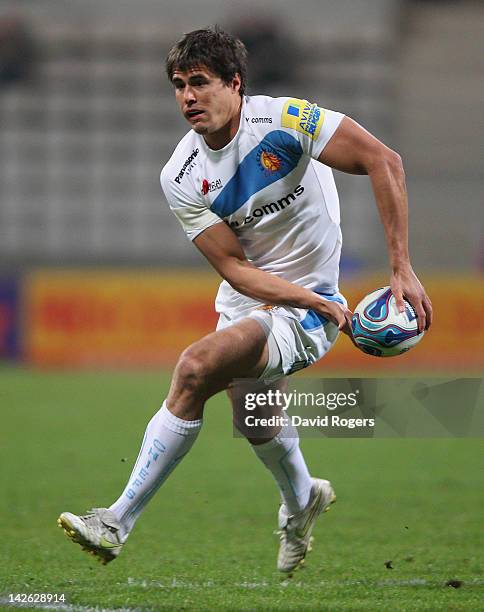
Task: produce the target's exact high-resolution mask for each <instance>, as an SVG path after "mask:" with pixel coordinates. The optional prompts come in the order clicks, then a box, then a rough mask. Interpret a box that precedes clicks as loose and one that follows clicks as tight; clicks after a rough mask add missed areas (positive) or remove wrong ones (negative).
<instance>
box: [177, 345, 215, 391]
mask: <svg viewBox="0 0 484 612" xmlns="http://www.w3.org/2000/svg"><path fill="white" fill-rule="evenodd" d="M207 365H208V364H207V360H206V359H205V358H204V356H203V355H202V353H201V352H200V351H198V350H197V349H196V348H194V347H188V348H187V349H185V350H184V351H183V353H182V354H181V355H180V358H179V360H178V363H177V365H176V370H175V373H176V378H177V381H178V383H179V384H180V385H181V386H182V387H183V388H184V390H185V391H188V392H193V393H200V392H201V391H203V389H204V387H205V386H206V382H207V375H208V367H207Z"/></svg>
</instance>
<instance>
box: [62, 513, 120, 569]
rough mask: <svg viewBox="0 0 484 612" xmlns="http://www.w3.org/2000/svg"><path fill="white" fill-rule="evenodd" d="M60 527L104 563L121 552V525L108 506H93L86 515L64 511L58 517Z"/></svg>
mask: <svg viewBox="0 0 484 612" xmlns="http://www.w3.org/2000/svg"><path fill="white" fill-rule="evenodd" d="M57 524H58V525H59V527H61V528H62V529H64V531H65V533H66V535H67V536H68V537H69V538H70V539H71V540H72V541H73V542H75V543H76V544H80V546H81V547H82V549H83V550H85V551H86V552H88V553H89V554H91V555H93V556H94V557H97V558H98V559H99V560H100V561H101V562H102V563H103V565H106V563H109V562H110V561H112V560H113V559H115V558H116V557H117V556H118V555H119V553H120V552H121V548H122V547H123V544H124V542H123V541H122V540H121V534H120V529H121V525H120V523H119V521H118V519H117V518H116V517H115V516H114V514H113V513H112V512H111V511H110V510H108V509H107V508H92V510H89V511H88V513H87V514H86V515H85V516H77V515H76V514H72V513H71V512H63V513H62V514H61V515H60V516H59V518H58V519H57Z"/></svg>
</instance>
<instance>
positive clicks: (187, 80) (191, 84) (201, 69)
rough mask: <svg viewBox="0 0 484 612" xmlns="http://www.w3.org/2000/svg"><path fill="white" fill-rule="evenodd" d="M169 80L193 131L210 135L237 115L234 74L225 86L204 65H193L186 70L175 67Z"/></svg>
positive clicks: (236, 85)
mask: <svg viewBox="0 0 484 612" xmlns="http://www.w3.org/2000/svg"><path fill="white" fill-rule="evenodd" d="M172 82H173V85H174V86H175V96H176V101H177V102H178V105H179V107H180V110H181V112H182V114H183V116H184V117H185V119H186V120H187V121H188V122H189V123H190V125H191V126H192V128H193V130H194V131H195V132H197V134H202V135H205V134H206V135H210V134H214V133H215V132H218V131H220V130H221V129H222V128H224V127H225V126H227V125H228V124H230V123H231V122H232V121H233V120H234V117H235V116H237V115H238V111H239V108H240V95H239V89H240V78H239V77H238V75H236V76H235V77H234V79H233V80H232V82H231V83H229V84H228V85H227V84H225V83H224V82H223V81H222V79H221V78H220V77H218V76H216V75H215V74H213V72H211V71H210V70H209V69H208V68H207V67H206V66H195V67H193V68H191V69H190V70H187V71H186V72H182V71H180V70H175V72H174V73H173V77H172Z"/></svg>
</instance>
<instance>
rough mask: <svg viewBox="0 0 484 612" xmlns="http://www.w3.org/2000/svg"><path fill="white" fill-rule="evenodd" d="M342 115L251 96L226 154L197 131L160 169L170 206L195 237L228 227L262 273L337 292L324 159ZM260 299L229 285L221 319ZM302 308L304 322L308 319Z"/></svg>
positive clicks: (335, 218) (329, 179) (335, 207)
mask: <svg viewBox="0 0 484 612" xmlns="http://www.w3.org/2000/svg"><path fill="white" fill-rule="evenodd" d="M342 119H343V115H342V114H340V113H337V112H334V111H330V110H326V109H323V108H320V107H318V106H317V105H315V104H311V103H309V102H307V101H306V100H299V99H295V98H271V97H269V96H250V97H245V98H244V100H243V104H242V111H241V118H240V126H239V130H238V132H237V134H236V135H235V137H234V138H233V139H232V140H231V141H230V142H229V143H228V144H227V145H226V146H225V147H224V148H223V149H220V150H218V151H214V150H212V149H210V148H209V147H208V146H207V144H206V143H205V141H204V139H203V137H202V136H200V135H199V134H197V133H196V132H194V131H193V130H191V131H190V132H189V133H188V134H187V135H186V136H185V137H184V138H183V139H182V140H181V141H180V143H179V144H178V146H177V147H176V149H175V151H174V153H173V155H172V157H171V158H170V160H169V161H168V163H167V164H166V166H165V167H164V168H163V170H162V172H161V177H160V180H161V185H162V188H163V191H164V193H165V196H166V199H167V200H168V204H169V205H170V208H171V210H172V211H173V212H174V214H175V215H176V217H177V218H178V220H179V221H180V223H181V225H182V227H183V229H184V230H185V233H186V234H187V236H188V238H190V239H191V240H193V239H194V238H196V237H197V236H198V235H199V234H200V233H201V232H203V231H204V230H205V229H207V228H208V227H210V226H212V225H214V224H215V223H220V222H222V221H224V222H225V223H227V224H228V225H229V226H230V227H231V228H232V230H233V231H234V232H235V234H236V235H237V237H238V239H239V241H240V243H241V245H242V248H243V250H244V253H245V255H246V257H247V259H248V260H249V261H251V262H252V263H253V264H254V265H255V266H257V267H258V268H260V269H262V270H265V271H266V272H269V273H271V274H275V275H277V276H280V277H282V278H285V279H286V280H288V281H290V282H293V283H295V284H297V285H300V286H303V287H306V288H308V289H312V290H315V291H318V292H321V293H326V294H334V293H336V292H337V291H338V271H339V259H340V252H341V231H340V227H339V224H340V214H339V201H338V194H337V191H336V186H335V183H334V179H333V174H332V171H331V169H330V168H328V167H327V166H325V165H323V164H321V163H320V162H318V161H315V160H316V159H317V158H318V157H319V155H320V153H321V152H322V150H323V149H324V147H325V146H326V144H327V143H328V141H329V140H330V138H331V136H332V135H333V134H334V132H335V130H336V128H337V127H338V125H339V124H340V122H341V120H342ZM260 304H261V303H260V302H257V301H256V300H252V299H251V298H248V297H246V296H242V295H241V294H239V293H238V292H237V291H235V290H234V289H233V288H232V287H231V286H230V285H229V284H228V283H227V282H226V281H223V282H222V284H221V285H220V289H219V292H218V295H217V300H216V309H217V311H218V312H223V313H225V314H227V315H228V316H229V317H230V318H239V316H245V315H246V314H247V311H249V310H251V309H253V308H255V307H257V306H260ZM297 310H298V309H294V315H295V316H296V317H297V318H300V316H303V313H304V312H305V311H301V313H298V312H297Z"/></svg>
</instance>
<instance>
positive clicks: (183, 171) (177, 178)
mask: <svg viewBox="0 0 484 612" xmlns="http://www.w3.org/2000/svg"><path fill="white" fill-rule="evenodd" d="M198 153H199V149H193V151H192V153H191V155H189V156H188V157H187V158H186V160H185V162H184V163H183V166H182V167H181V168H180V172H179V173H178V174H177V176H175V183H178V185H179V184H180V183H181V180H182V178H183V177H184V175H185V174H188V173H189V172H190V170H191V169H192V168H193V167H194V166H195V164H196V162H194V161H193V160H194V159H195V157H196V156H197V155H198Z"/></svg>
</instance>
